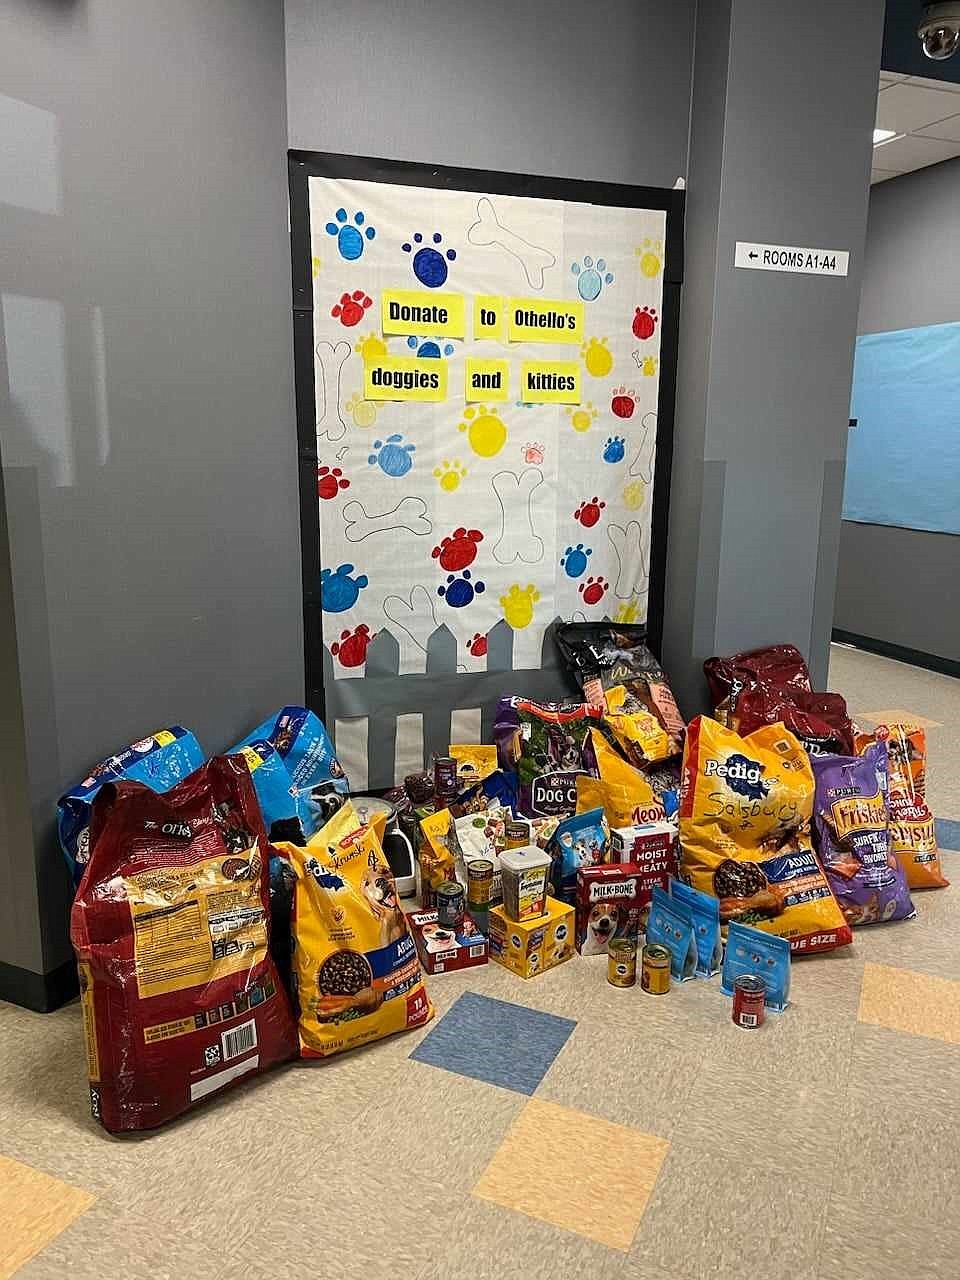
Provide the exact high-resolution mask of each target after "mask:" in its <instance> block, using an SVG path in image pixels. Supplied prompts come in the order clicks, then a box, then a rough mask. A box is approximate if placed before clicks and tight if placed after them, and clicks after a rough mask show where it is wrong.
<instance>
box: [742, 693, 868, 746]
mask: <svg viewBox="0 0 960 1280" xmlns="http://www.w3.org/2000/svg"><path fill="white" fill-rule="evenodd" d="M729 720H730V725H729V727H730V728H731V729H733V730H734V731H735V732H736V733H739V734H740V736H741V737H742V738H745V737H746V736H747V735H748V734H750V733H753V731H754V730H755V729H759V728H760V727H761V726H762V725H765V724H777V723H778V722H779V723H780V724H783V725H786V727H787V728H788V729H789V730H790V732H791V733H792V734H793V735H794V737H796V738H799V739H800V741H801V742H802V743H803V748H804V750H805V751H806V753H807V755H809V756H822V755H835V756H850V755H853V751H854V746H853V739H854V731H853V722H852V721H851V719H850V717H849V715H848V714H847V704H846V702H845V700H844V699H843V697H841V695H840V694H839V693H810V692H808V691H807V690H806V689H798V688H797V687H796V686H795V685H784V686H782V687H781V688H779V689H774V688H772V687H771V686H770V685H767V684H755V685H753V686H751V687H748V688H744V689H742V690H741V691H740V696H739V697H738V698H737V706H736V710H735V711H733V712H732V713H731V714H730V717H729Z"/></svg>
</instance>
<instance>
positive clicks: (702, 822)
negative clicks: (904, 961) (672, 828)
mask: <svg viewBox="0 0 960 1280" xmlns="http://www.w3.org/2000/svg"><path fill="white" fill-rule="evenodd" d="M813 795H814V781H813V770H812V769H811V767H810V759H809V757H808V756H807V753H806V751H804V749H803V747H802V746H801V744H800V742H799V740H798V739H797V738H795V737H794V735H793V734H792V733H790V731H789V730H788V729H786V728H785V727H784V726H783V725H782V724H768V725H764V726H763V727H762V728H760V729H757V730H756V731H755V732H754V733H751V734H748V735H747V736H746V737H745V738H741V737H740V736H739V734H736V733H734V732H733V730H732V729H726V728H724V726H723V725H721V724H718V723H717V721H716V720H711V719H710V718H709V717H708V716H697V718H696V719H695V720H693V721H692V722H691V724H690V726H689V728H688V729H687V739H686V743H685V745H684V751H683V773H682V780H681V795H680V845H681V850H682V866H683V873H684V878H685V879H687V880H688V881H689V882H690V883H691V884H692V885H693V887H694V888H695V889H700V890H701V891H702V892H703V893H709V894H712V895H713V897H715V898H719V900H720V920H721V923H722V924H729V923H730V921H731V920H736V921H738V922H739V923H740V924H749V925H752V926H753V927H754V928H755V929H762V930H764V931H765V932H766V933H773V934H776V935H777V936H778V937H781V938H786V939H788V941H789V943H790V949H791V951H795V952H798V953H804V954H806V953H808V952H812V951H830V950H832V949H833V948H834V947H841V946H845V945H846V944H847V943H848V942H850V941H851V940H852V934H851V932H850V926H849V925H848V924H847V923H846V921H845V920H844V918H843V913H842V912H841V910H840V907H839V906H838V904H837V900H836V898H835V897H834V896H833V891H832V890H831V888H830V885H829V884H828V883H827V878H826V876H825V875H824V873H823V868H822V867H821V866H820V863H819V860H818V859H817V856H816V854H815V853H814V851H813V846H812V843H811V838H810V820H811V817H812V815H813Z"/></svg>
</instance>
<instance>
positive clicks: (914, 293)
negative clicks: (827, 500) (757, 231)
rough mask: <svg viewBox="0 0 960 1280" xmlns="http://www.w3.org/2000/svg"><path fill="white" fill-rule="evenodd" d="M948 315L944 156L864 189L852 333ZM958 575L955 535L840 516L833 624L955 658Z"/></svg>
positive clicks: (954, 172) (949, 204) (955, 298)
mask: <svg viewBox="0 0 960 1280" xmlns="http://www.w3.org/2000/svg"><path fill="white" fill-rule="evenodd" d="M956 321H960V160H947V161H945V162H944V163H943V164H937V165H931V166H930V168H928V169H920V170H918V171H917V172H916V173H907V174H904V175H903V176H902V177H900V178H891V179H889V180H888V181H887V182H881V183H878V184H877V185H876V186H874V187H871V189H870V215H869V219H868V222H867V249H866V270H865V273H864V280H863V292H862V295H861V299H860V322H859V330H858V332H860V333H882V332H885V331H887V330H891V329H910V328H913V327H915V326H918V325H927V324H946V323H949V322H956ZM855 429H859V428H855ZM958 500H960V499H958ZM958 581H960V537H957V536H956V535H952V534H940V533H926V532H923V531H919V530H915V529H894V528H890V527H888V526H885V525H871V524H855V523H854V522H852V521H847V520H845V521H844V522H843V530H842V534H841V540H840V572H839V575H838V578H837V594H836V605H835V611H834V625H835V626H837V627H839V628H840V629H841V630H843V631H850V632H853V633H854V634H855V635H860V636H867V637H869V638H870V639H873V640H881V641H885V642H887V643H889V644H897V645H901V646H903V647H904V648H907V649H915V650H919V651H920V652H921V653H928V654H934V655H936V656H938V657H942V658H952V659H953V660H954V661H957V660H960V598H958V596H957V591H956V584H957V582H958Z"/></svg>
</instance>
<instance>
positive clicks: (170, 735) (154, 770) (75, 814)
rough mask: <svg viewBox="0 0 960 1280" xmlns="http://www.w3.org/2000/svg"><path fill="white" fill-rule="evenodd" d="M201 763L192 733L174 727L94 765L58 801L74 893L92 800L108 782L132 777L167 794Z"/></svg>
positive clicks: (59, 824) (87, 854)
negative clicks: (80, 780) (79, 781)
mask: <svg viewBox="0 0 960 1280" xmlns="http://www.w3.org/2000/svg"><path fill="white" fill-rule="evenodd" d="M202 764H203V752H202V751H201V750H200V743H199V742H198V741H197V740H196V738H195V737H194V736H193V734H192V733H191V732H190V730H189V729H184V727H183V726H182V725H179V724H172V725H170V726H169V728H166V729H158V730H157V732H156V733H153V734H151V735H150V736H149V737H148V738H141V739H140V740H139V741H137V742H133V743H131V744H130V746H129V747H124V748H123V750H122V751H118V752H117V754H116V755H112V756H107V758H106V759H105V760H101V761H100V763H99V764H98V765H95V766H94V768H92V769H91V770H90V772H89V774H88V775H87V776H86V777H85V778H84V780H83V781H82V782H81V783H79V784H78V785H77V786H75V787H71V789H70V790H69V791H67V792H65V793H64V794H63V795H62V796H61V797H60V799H59V800H58V801H57V834H58V835H59V837H60V847H61V849H62V850H63V856H64V857H65V858H66V860H67V866H68V867H69V868H70V874H71V876H72V877H73V884H74V888H76V886H77V885H79V883H80V881H81V880H82V878H83V873H84V870H85V869H86V865H87V862H88V861H89V859H90V847H89V829H90V810H91V808H92V806H93V799H94V796H95V795H96V794H97V792H98V791H99V790H100V788H101V787H102V786H103V785H104V783H105V782H120V781H121V780H122V779H125V778H128V779H130V781H132V782H142V783H143V784H144V785H145V786H147V787H149V788H150V790H151V791H157V792H163V791H169V790H170V788H171V787H175V786H176V784H177V783H178V782H182V781H183V779H184V778H186V777H187V776H188V775H189V774H191V773H193V771H194V769H199V768H200V766H201V765H202Z"/></svg>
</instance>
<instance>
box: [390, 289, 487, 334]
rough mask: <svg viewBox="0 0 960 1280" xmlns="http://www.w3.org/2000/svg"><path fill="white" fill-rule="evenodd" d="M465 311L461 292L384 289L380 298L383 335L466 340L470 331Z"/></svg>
mask: <svg viewBox="0 0 960 1280" xmlns="http://www.w3.org/2000/svg"><path fill="white" fill-rule="evenodd" d="M465 310H466V309H465V306H464V301H463V294H462V293H424V292H423V291H422V290H417V289H384V291H383V293H382V294H381V295H380V311H381V326H382V328H383V332H384V333H408V334H410V333H412V334H428V335H429V336H430V337H437V338H464V337H466V332H467V330H466V324H467V322H466V316H465Z"/></svg>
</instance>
